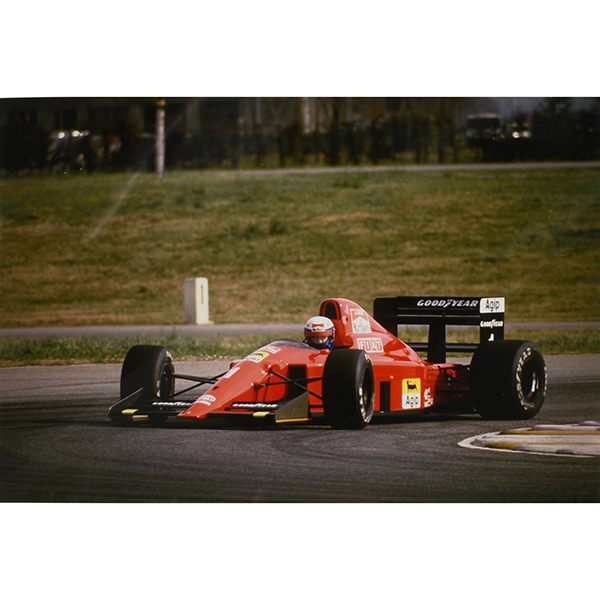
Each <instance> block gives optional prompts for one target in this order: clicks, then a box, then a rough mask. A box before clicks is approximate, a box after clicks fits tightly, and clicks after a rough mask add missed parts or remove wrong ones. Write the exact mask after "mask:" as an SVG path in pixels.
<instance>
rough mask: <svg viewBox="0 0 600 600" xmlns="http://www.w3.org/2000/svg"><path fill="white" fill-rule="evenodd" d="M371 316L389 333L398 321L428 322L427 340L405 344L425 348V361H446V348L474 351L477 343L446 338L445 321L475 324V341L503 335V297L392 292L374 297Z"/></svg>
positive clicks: (464, 324)
mask: <svg viewBox="0 0 600 600" xmlns="http://www.w3.org/2000/svg"><path fill="white" fill-rule="evenodd" d="M373 318H374V319H375V320H376V321H377V322H379V323H380V324H381V325H383V327H385V328H386V329H387V330H388V331H389V332H390V333H392V334H394V335H395V336H397V335H398V325H428V326H429V336H428V340H429V341H428V342H427V343H412V344H409V345H410V346H411V347H412V348H413V349H414V350H417V351H427V360H428V361H429V362H435V363H443V362H446V352H448V351H452V352H474V351H475V350H476V349H477V346H478V345H479V344H466V343H465V344H454V343H450V344H449V343H447V342H446V327H447V326H448V325H454V326H456V325H458V326H477V327H479V343H482V342H486V341H491V340H502V339H504V298H478V297H477V298H476V297H451V298H449V297H446V296H429V297H423V296H394V297H382V298H375V300H374V301H373Z"/></svg>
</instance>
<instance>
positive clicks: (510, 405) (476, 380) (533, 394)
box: [470, 340, 547, 420]
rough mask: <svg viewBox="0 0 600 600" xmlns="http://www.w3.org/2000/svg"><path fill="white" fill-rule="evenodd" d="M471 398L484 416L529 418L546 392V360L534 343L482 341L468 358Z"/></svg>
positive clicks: (538, 406)
mask: <svg viewBox="0 0 600 600" xmlns="http://www.w3.org/2000/svg"><path fill="white" fill-rule="evenodd" d="M470 371H471V373H470V387H471V401H472V403H473V406H474V408H475V410H476V411H477V412H478V413H479V414H480V415H481V416H482V417H483V418H484V419H507V420H509V419H530V418H531V417H534V416H535V415H536V414H537V413H538V411H539V410H540V408H541V407H542V404H543V403H544V398H545V395H546V380H547V375H546V363H545V361H544V357H543V356H542V353H541V352H540V351H539V350H538V348H537V346H536V345H535V344H532V343H531V342H526V341H522V340H499V341H496V342H485V343H483V344H481V345H480V346H479V347H478V348H477V350H476V351H475V353H474V354H473V359H472V361H471V369H470Z"/></svg>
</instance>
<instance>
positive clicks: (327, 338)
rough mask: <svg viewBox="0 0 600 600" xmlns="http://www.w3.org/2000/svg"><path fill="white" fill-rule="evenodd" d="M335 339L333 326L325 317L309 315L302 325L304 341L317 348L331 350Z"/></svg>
mask: <svg viewBox="0 0 600 600" xmlns="http://www.w3.org/2000/svg"><path fill="white" fill-rule="evenodd" d="M334 339H335V327H334V326H333V323H332V322H331V320H330V319H328V318H327V317H311V318H310V319H309V320H308V321H306V325H305V326H304V341H305V342H306V343H307V344H308V345H309V346H312V347H313V348H318V349H319V350H324V349H327V350H331V348H333V340H334Z"/></svg>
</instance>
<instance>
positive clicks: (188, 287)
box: [184, 277, 210, 325]
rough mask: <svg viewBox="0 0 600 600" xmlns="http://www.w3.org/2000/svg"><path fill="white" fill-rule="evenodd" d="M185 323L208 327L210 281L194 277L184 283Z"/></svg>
mask: <svg viewBox="0 0 600 600" xmlns="http://www.w3.org/2000/svg"><path fill="white" fill-rule="evenodd" d="M184 295H185V322H186V323H191V324H194V325H206V324H208V323H210V321H209V320H208V279H206V277H194V278H190V279H186V280H185V283H184Z"/></svg>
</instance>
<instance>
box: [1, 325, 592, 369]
mask: <svg viewBox="0 0 600 600" xmlns="http://www.w3.org/2000/svg"><path fill="white" fill-rule="evenodd" d="M289 337H290V338H291V339H297V340H300V339H301V335H298V336H289ZM400 337H401V338H402V339H403V340H405V341H407V342H416V341H423V339H422V334H420V333H419V332H412V331H408V332H403V333H402V334H401V336H400ZM507 337H510V338H511V339H525V340H530V341H533V342H534V343H535V344H537V346H538V347H539V348H540V350H541V351H542V353H543V354H596V353H600V331H599V330H597V329H591V330H583V331H557V330H536V331H527V330H517V331H511V332H510V334H509V335H508V336H507ZM272 341H273V337H272V336H235V337H213V338H197V337H191V336H190V337H179V336H170V337H166V338H148V337H138V338H97V337H89V338H59V337H47V338H42V339H29V338H27V339H26V338H14V339H11V338H5V339H1V340H0V367H16V366H29V365H64V364H78V363H107V362H121V361H122V360H123V359H124V358H125V354H126V353H127V351H128V350H129V348H130V347H131V346H134V345H135V344H157V345H161V346H166V347H168V348H169V349H170V350H171V352H172V353H173V356H174V358H175V360H225V359H232V358H241V357H244V356H247V355H248V354H250V353H251V352H252V351H253V350H255V349H256V348H259V347H260V346H263V345H265V344H267V343H269V342H272ZM448 341H451V342H476V341H477V333H475V332H468V331H467V332H464V333H463V332H460V333H459V332H450V334H449V335H448Z"/></svg>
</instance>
